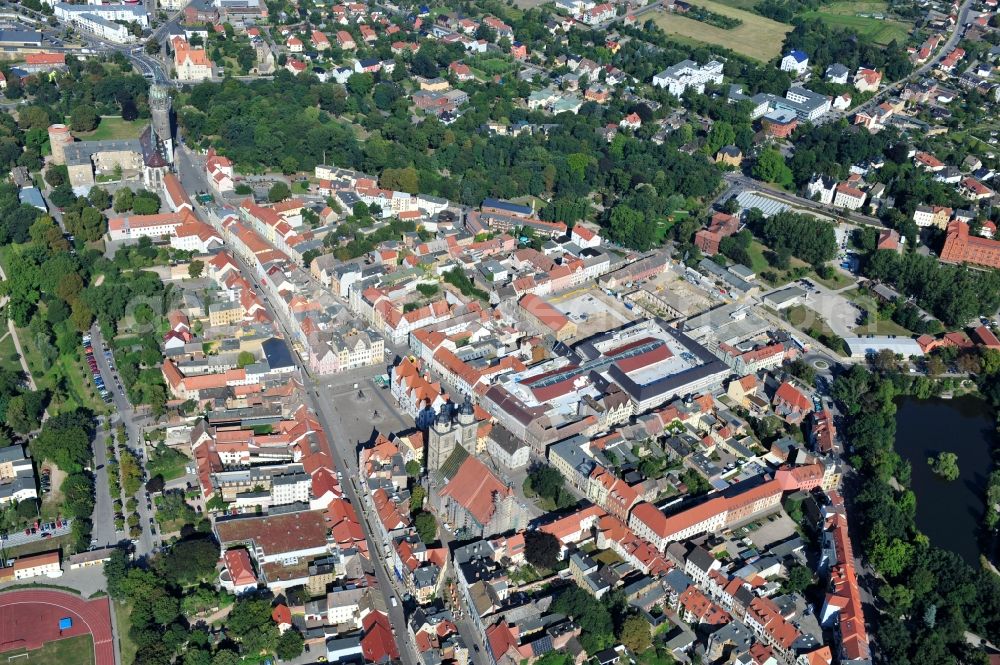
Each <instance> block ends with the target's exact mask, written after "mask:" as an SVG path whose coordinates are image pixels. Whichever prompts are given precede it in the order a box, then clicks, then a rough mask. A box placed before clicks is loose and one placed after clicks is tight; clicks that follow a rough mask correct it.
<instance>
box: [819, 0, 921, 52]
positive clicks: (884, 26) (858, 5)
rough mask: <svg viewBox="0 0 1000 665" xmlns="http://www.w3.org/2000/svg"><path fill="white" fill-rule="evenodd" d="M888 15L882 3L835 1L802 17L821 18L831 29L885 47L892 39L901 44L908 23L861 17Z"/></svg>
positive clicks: (910, 27) (885, 6)
mask: <svg viewBox="0 0 1000 665" xmlns="http://www.w3.org/2000/svg"><path fill="white" fill-rule="evenodd" d="M888 13H889V5H888V3H886V2H835V3H833V4H830V5H825V6H824V7H822V8H821V9H818V10H816V11H811V12H805V13H803V14H802V17H804V18H818V19H822V20H823V21H824V22H825V23H826V24H827V25H829V26H831V27H834V28H849V29H851V30H854V31H855V32H857V33H858V34H860V35H865V36H866V37H869V38H870V39H872V41H874V42H876V43H878V44H888V43H889V42H891V41H892V40H894V39H895V40H896V41H898V42H900V43H903V42H905V41H906V37H907V35H908V34H909V32H910V30H911V29H912V27H913V26H912V25H910V24H909V23H906V22H904V21H898V20H893V19H886V18H872V17H871V16H864V14H868V15H872V14H882V15H888Z"/></svg>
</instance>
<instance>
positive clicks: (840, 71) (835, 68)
mask: <svg viewBox="0 0 1000 665" xmlns="http://www.w3.org/2000/svg"><path fill="white" fill-rule="evenodd" d="M847 74H848V71H847V67H845V66H844V65H842V64H840V63H839V62H835V63H833V64H832V65H830V66H829V67H827V68H826V75H827V76H830V77H833V78H840V77H843V76H847Z"/></svg>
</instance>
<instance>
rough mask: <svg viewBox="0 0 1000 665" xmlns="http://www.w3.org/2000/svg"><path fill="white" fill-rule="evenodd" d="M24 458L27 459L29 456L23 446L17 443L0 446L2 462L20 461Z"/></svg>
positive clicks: (0, 460) (0, 459)
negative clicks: (4, 446)
mask: <svg viewBox="0 0 1000 665" xmlns="http://www.w3.org/2000/svg"><path fill="white" fill-rule="evenodd" d="M23 459H27V456H26V455H25V454H24V448H22V447H21V446H17V445H15V446H7V447H6V448H0V462H19V461H20V460H23Z"/></svg>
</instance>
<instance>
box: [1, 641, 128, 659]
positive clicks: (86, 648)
mask: <svg viewBox="0 0 1000 665" xmlns="http://www.w3.org/2000/svg"><path fill="white" fill-rule="evenodd" d="M25 654H27V655H25ZM0 658H2V659H3V660H4V662H7V663H9V664H10V665H66V663H73V665H93V664H94V639H93V638H92V637H91V636H90V635H77V636H76V637H67V638H66V639H64V640H56V641H55V642H49V643H47V644H46V645H45V646H43V647H42V648H41V649H35V650H34V651H28V650H26V649H15V650H14V651H4V652H3V653H2V654H0ZM128 662H131V661H128Z"/></svg>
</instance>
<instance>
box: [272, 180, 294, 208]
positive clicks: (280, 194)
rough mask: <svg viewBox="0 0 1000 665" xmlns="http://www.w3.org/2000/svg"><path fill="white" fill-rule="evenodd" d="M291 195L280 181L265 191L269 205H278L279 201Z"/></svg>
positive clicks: (286, 186)
mask: <svg viewBox="0 0 1000 665" xmlns="http://www.w3.org/2000/svg"><path fill="white" fill-rule="evenodd" d="M291 195H292V190H290V189H289V188H288V185H287V184H285V183H284V182H282V181H280V180H279V181H278V182H276V183H274V184H273V185H271V189H269V190H267V200H268V201H270V202H271V203H278V202H279V201H284V200H285V199H287V198H288V197H290V196H291Z"/></svg>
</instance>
